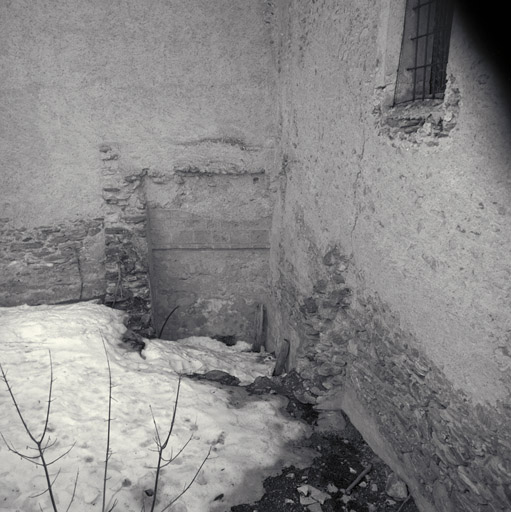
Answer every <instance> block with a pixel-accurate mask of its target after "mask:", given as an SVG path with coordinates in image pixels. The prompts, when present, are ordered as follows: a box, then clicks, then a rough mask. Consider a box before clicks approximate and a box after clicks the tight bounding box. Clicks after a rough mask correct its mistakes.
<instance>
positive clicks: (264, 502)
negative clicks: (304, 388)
mask: <svg viewBox="0 0 511 512" xmlns="http://www.w3.org/2000/svg"><path fill="white" fill-rule="evenodd" d="M307 444H308V445H309V446H310V447H313V448H315V449H316V450H317V451H318V452H320V454H321V455H320V456H319V457H317V458H315V459H314V461H313V463H312V466H310V467H308V468H305V469H297V468H295V467H293V466H290V467H286V468H283V470H282V472H281V474H280V475H278V476H275V477H269V478H267V479H266V480H265V482H264V490H265V493H264V495H263V497H262V498H261V499H260V500H259V501H257V502H256V503H253V504H242V505H236V506H234V507H232V508H231V511H232V512H316V511H318V512H319V511H323V512H397V511H399V512H417V511H418V509H417V507H416V505H415V503H414V502H413V499H411V498H408V500H406V501H396V500H394V499H392V498H391V497H390V496H388V495H387V493H386V492H385V485H386V481H387V477H388V475H389V474H390V473H391V470H390V469H389V468H388V467H387V466H386V465H385V464H384V463H383V462H382V461H381V460H380V459H379V458H378V457H377V456H376V455H375V454H374V453H373V452H372V451H371V449H370V448H369V447H368V445H367V444H366V443H365V441H364V440H363V439H362V437H361V436H360V434H359V433H358V432H357V431H356V430H355V429H354V428H353V427H352V426H351V425H350V424H348V426H347V427H346V429H345V431H344V432H343V436H342V437H341V436H338V435H325V434H316V433H315V434H313V435H312V437H311V438H310V439H309V440H308V443H307ZM369 464H371V469H370V471H369V473H367V475H366V476H365V477H364V478H363V479H362V481H361V482H360V483H359V484H358V485H356V486H355V487H354V488H353V490H352V491H351V493H349V494H348V493H346V489H347V488H348V487H349V486H350V484H351V483H352V482H353V481H354V480H355V479H356V478H357V476H358V475H359V474H360V473H361V472H362V471H363V470H364V469H365V468H366V467H367V466H368V465H369ZM304 484H306V485H308V486H312V487H314V488H315V489H319V490H320V491H323V492H325V493H327V495H328V497H326V499H325V500H324V502H323V503H319V502H318V503H317V505H316V506H315V507H316V508H313V506H311V505H302V504H301V503H300V501H301V499H302V500H304V496H303V494H302V493H300V491H299V488H302V486H304ZM309 488H310V487H309ZM311 494H312V493H311ZM313 499H314V494H312V497H311V499H310V500H309V501H312V500H313ZM319 507H320V508H319Z"/></svg>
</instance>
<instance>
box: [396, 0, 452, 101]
mask: <svg viewBox="0 0 511 512" xmlns="http://www.w3.org/2000/svg"><path fill="white" fill-rule="evenodd" d="M453 11H454V2H453V0H407V3H406V11H405V22H404V28H403V41H402V44H401V55H400V57H399V68H398V75H397V81H396V90H395V94H394V104H398V103H405V102H409V101H423V100H426V99H442V98H443V96H444V92H445V85H446V68H447V58H448V56H449V42H450V37H451V26H452V18H453Z"/></svg>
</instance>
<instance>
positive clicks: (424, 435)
mask: <svg viewBox="0 0 511 512" xmlns="http://www.w3.org/2000/svg"><path fill="white" fill-rule="evenodd" d="M311 254H316V255H318V254H319V253H318V251H315V250H313V251H311ZM316 263H317V265H316V266H315V267H314V268H315V269H316V273H315V281H314V284H313V286H312V289H311V290H310V293H309V294H305V293H304V292H303V290H301V285H300V284H299V279H296V276H295V278H294V279H290V276H292V275H293V274H292V272H290V270H291V269H290V267H289V264H288V263H287V264H286V262H282V264H281V265H282V268H283V269H285V271H284V272H283V273H282V274H281V280H280V281H279V283H278V284H279V287H278V288H279V291H278V293H279V298H280V300H281V301H282V302H281V305H282V308H283V311H284V314H285V315H287V317H288V319H289V323H288V326H287V331H285V332H284V336H288V337H290V338H291V339H294V340H295V342H297V343H298V344H299V349H298V352H297V354H296V355H295V356H294V357H295V361H294V362H292V365H293V366H295V367H296V368H297V370H298V371H299V372H300V374H301V376H302V377H304V378H305V379H306V391H305V392H303V393H301V394H300V396H299V397H298V398H299V399H300V400H302V401H303V402H306V403H311V404H315V405H316V408H318V409H319V410H339V409H345V408H347V412H348V413H350V412H351V411H350V409H349V407H348V406H346V404H345V400H344V394H345V393H346V391H347V390H349V391H350V392H351V393H355V395H356V397H357V399H358V400H360V401H361V403H362V404H363V407H365V408H366V409H367V410H369V411H374V412H373V413H372V418H373V421H374V422H375V423H376V425H377V428H378V431H379V434H380V435H381V436H382V438H383V439H384V440H385V441H384V442H385V443H390V445H391V446H392V447H393V449H394V450H395V451H397V457H398V461H399V462H398V464H399V465H400V471H401V473H402V475H403V477H405V478H406V479H407V481H408V482H409V483H411V486H412V488H413V490H414V492H415V493H421V494H423V496H424V498H425V500H424V498H423V504H422V505H423V507H428V502H429V503H431V504H434V506H435V507H436V509H435V510H437V511H438V512H455V511H459V510H463V511H467V512H482V511H486V510H488V511H492V510H499V511H500V510H502V511H505V510H509V509H510V508H511V486H510V484H509V479H510V478H511V462H510V461H511V432H510V431H509V428H508V425H509V423H510V422H511V409H510V408H509V404H508V403H507V402H503V401H499V402H498V403H497V404H496V405H495V406H489V405H481V404H477V405H476V406H474V404H473V403H472V402H471V400H470V397H469V396H467V395H466V394H465V393H463V391H462V390H460V389H454V388H453V386H452V383H450V382H449V381H448V379H446V378H445V376H444V375H443V373H442V371H441V369H440V368H438V367H437V366H436V365H435V364H434V363H433V362H432V361H431V360H429V359H428V358H427V357H425V356H424V355H423V354H421V352H420V351H419V350H417V348H416V346H417V343H416V341H415V340H414V337H413V335H412V334H411V333H407V332H405V331H403V330H402V329H401V328H400V327H399V319H398V317H396V315H395V314H394V313H393V312H392V311H391V310H390V309H389V308H388V307H387V306H385V304H384V303H383V302H382V301H381V299H380V298H379V297H378V296H377V295H374V294H371V293H370V292H368V291H366V292H365V294H364V293H363V292H362V290H363V280H362V278H361V276H356V275H353V272H352V269H350V261H349V257H347V256H345V255H343V254H342V251H341V250H340V248H338V247H334V248H332V249H330V250H329V251H327V252H326V253H325V254H324V255H323V257H322V258H320V259H318V260H316ZM346 280H348V281H350V282H353V280H355V282H357V289H358V292H357V293H356V296H354V295H353V293H352V292H351V288H350V287H349V286H348V285H347V284H346ZM357 426H359V427H363V426H362V425H357ZM368 435H369V437H370V434H368ZM369 441H372V442H373V446H374V447H375V449H377V450H378V448H382V447H381V446H380V447H378V446H375V445H374V444H375V443H378V442H381V441H380V440H379V439H378V440H376V439H371V438H370V439H369ZM414 481H415V482H419V484H420V487H419V486H417V484H415V485H414ZM419 501H420V499H419ZM424 510H426V508H424ZM427 510H433V509H429V508H428V509H427Z"/></svg>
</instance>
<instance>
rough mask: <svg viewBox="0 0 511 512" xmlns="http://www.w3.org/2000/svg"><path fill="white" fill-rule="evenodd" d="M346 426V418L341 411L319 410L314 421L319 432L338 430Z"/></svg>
mask: <svg viewBox="0 0 511 512" xmlns="http://www.w3.org/2000/svg"><path fill="white" fill-rule="evenodd" d="M345 428H346V420H345V419H344V416H343V415H342V413H341V411H320V413H319V416H318V419H317V421H316V430H318V431H319V432H332V431H335V432H339V431H341V430H344V429H345Z"/></svg>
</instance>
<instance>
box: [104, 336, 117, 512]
mask: <svg viewBox="0 0 511 512" xmlns="http://www.w3.org/2000/svg"><path fill="white" fill-rule="evenodd" d="M100 334H101V341H102V342H103V350H104V351H105V357H106V364H107V366H108V419H107V425H108V426H107V434H106V454H105V471H104V473H103V503H102V507H101V512H105V505H106V483H107V481H108V461H109V459H110V457H111V455H112V453H111V451H110V427H111V423H112V369H111V368H110V358H109V357H108V351H107V349H106V342H105V337H104V336H103V333H100ZM115 505H116V503H114V505H113V506H114V507H115ZM111 510H112V509H111Z"/></svg>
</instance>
